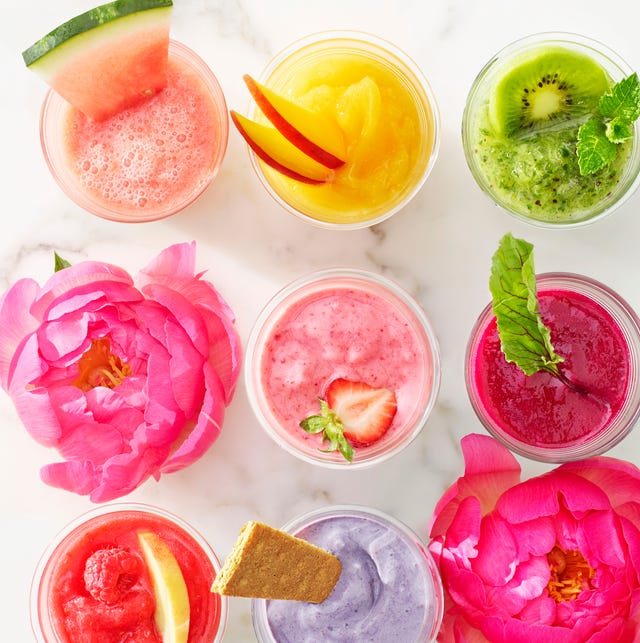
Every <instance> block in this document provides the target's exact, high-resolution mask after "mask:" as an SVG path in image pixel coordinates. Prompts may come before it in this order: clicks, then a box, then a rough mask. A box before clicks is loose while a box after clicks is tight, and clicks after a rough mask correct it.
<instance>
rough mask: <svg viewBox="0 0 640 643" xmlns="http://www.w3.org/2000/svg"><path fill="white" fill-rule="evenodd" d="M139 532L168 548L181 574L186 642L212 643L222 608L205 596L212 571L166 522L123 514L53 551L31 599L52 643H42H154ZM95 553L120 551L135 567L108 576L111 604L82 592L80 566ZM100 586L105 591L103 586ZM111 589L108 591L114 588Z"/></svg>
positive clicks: (95, 523)
mask: <svg viewBox="0 0 640 643" xmlns="http://www.w3.org/2000/svg"><path fill="white" fill-rule="evenodd" d="M145 531H151V532H153V533H155V534H157V535H158V536H159V537H160V538H161V539H162V540H163V541H164V542H165V543H166V544H167V545H168V547H169V549H170V550H171V552H172V553H173V555H174V557H175V558H176V560H177V561H178V563H179V565H180V568H181V570H182V574H183V576H184V580H185V581H186V584H187V590H188V594H189V603H190V624H189V639H188V640H189V642H190V643H191V642H192V643H200V641H212V640H213V639H214V638H215V635H216V632H217V631H218V628H219V626H220V621H221V601H220V596H219V595H217V594H213V593H211V592H210V587H211V584H212V583H213V580H214V579H215V575H216V571H215V569H214V566H213V563H212V562H211V560H210V558H209V557H208V555H207V554H206V552H204V551H203V549H202V547H201V546H200V545H199V544H198V543H197V542H196V541H195V540H194V539H193V538H192V537H191V536H190V535H189V534H188V533H187V532H186V531H184V530H183V529H182V528H181V527H180V526H178V525H176V524H175V523H173V522H171V521H169V520H168V519H166V518H164V517H162V516H159V515H155V514H152V513H148V512H144V511H138V510H122V511H116V512H110V513H107V514H104V515H100V516H96V517H93V518H91V519H90V520H88V521H87V522H85V523H83V524H82V525H80V526H78V527H76V528H75V529H74V530H73V531H72V532H71V533H70V534H69V535H68V536H67V537H66V538H64V539H63V540H62V542H61V543H60V544H59V545H58V546H57V547H56V549H55V550H54V552H53V554H52V556H51V557H50V559H49V561H48V563H47V565H46V568H45V571H44V574H43V580H42V582H41V585H40V588H39V596H38V605H39V608H38V609H39V612H40V614H39V616H40V622H41V626H42V629H43V631H44V632H45V633H46V632H48V631H51V639H48V638H47V639H46V640H52V641H53V640H55V641H60V642H62V643H73V642H74V641H79V640H83V641H87V643H91V642H92V641H96V643H97V642H100V643H118V642H119V641H121V640H122V636H123V634H124V635H127V634H128V635H129V636H132V637H134V636H138V637H140V638H139V639H135V640H144V641H150V642H153V643H160V639H159V638H158V636H157V633H156V630H155V625H154V609H155V599H154V594H153V586H152V581H151V578H150V576H149V573H148V571H147V569H146V564H145V562H144V555H143V552H142V550H141V547H140V542H139V540H138V534H139V533H140V532H145ZM98 550H109V551H116V550H122V551H123V552H126V554H123V555H125V556H128V557H130V558H132V559H133V561H134V563H135V564H134V565H131V564H129V573H128V574H122V575H121V576H120V577H119V578H117V577H115V576H114V580H117V590H118V591H117V592H116V595H115V596H103V598H105V599H106V600H101V599H99V598H95V597H94V596H93V595H92V594H91V593H90V591H89V588H88V587H87V584H86V582H87V581H86V578H87V572H86V569H88V567H87V561H88V559H89V558H90V557H91V555H92V554H94V553H95V552H96V551H98ZM131 569H133V570H134V571H131ZM105 586H107V587H110V584H109V583H108V582H105ZM111 589H112V590H113V591H115V585H114V587H112V588H111ZM54 633H55V635H54ZM90 636H92V637H93V638H90ZM145 637H146V638H145Z"/></svg>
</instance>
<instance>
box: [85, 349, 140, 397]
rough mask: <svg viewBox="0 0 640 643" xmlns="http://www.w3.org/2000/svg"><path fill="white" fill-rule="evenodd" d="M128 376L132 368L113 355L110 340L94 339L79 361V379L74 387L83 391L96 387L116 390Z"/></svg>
mask: <svg viewBox="0 0 640 643" xmlns="http://www.w3.org/2000/svg"><path fill="white" fill-rule="evenodd" d="M127 375H131V366H129V364H127V363H125V362H123V361H122V360H121V359H120V358H119V357H118V356H117V355H113V353H112V352H111V341H110V340H109V338H108V337H103V338H101V339H92V340H91V347H90V348H89V349H88V350H87V351H85V353H84V354H83V355H82V357H81V358H80V359H79V361H78V377H77V378H76V379H75V380H74V382H73V385H74V386H77V387H78V388H79V389H80V390H82V391H88V390H89V389H92V388H95V387H96V386H106V387H107V388H115V387H116V386H118V384H122V381H123V380H124V378H125V377H127Z"/></svg>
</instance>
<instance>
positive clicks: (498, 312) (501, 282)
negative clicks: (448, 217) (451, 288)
mask: <svg viewBox="0 0 640 643" xmlns="http://www.w3.org/2000/svg"><path fill="white" fill-rule="evenodd" d="M489 289H490V290H491V296H492V297H493V313H494V315H495V316H496V320H497V324H498V334H499V336H500V345H501V348H502V352H503V353H504V356H505V359H506V360H507V361H508V362H513V363H515V364H516V365H517V366H518V367H520V369H521V370H522V371H524V373H526V374H527V375H531V374H533V373H536V372H538V371H547V372H549V373H551V374H552V375H555V376H557V377H560V371H559V370H558V366H557V365H558V364H559V363H560V362H563V361H564V359H563V358H562V357H561V356H560V355H557V354H556V352H555V351H554V350H553V346H552V344H551V333H550V332H549V329H548V328H547V327H546V326H545V325H544V322H543V321H542V317H541V316H540V310H539V308H538V290H537V288H536V273H535V269H534V264H533V246H532V245H531V244H530V243H527V242H526V241H524V240H523V239H515V238H514V237H513V235H512V234H511V233H507V234H505V235H504V237H502V239H501V240H500V244H499V246H498V249H497V250H496V252H495V254H494V255H493V258H492V261H491V278H490V280H489Z"/></svg>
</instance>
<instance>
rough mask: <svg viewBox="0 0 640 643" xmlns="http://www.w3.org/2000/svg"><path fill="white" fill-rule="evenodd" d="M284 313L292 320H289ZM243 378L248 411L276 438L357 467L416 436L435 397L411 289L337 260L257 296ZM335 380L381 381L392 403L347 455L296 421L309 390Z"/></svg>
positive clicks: (306, 455) (312, 407) (429, 334)
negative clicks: (376, 430) (378, 430)
mask: <svg viewBox="0 0 640 643" xmlns="http://www.w3.org/2000/svg"><path fill="white" fill-rule="evenodd" d="M292 311H293V312H292ZM292 314H293V316H294V317H295V316H297V317H298V318H297V320H296V319H293V323H290V322H291V321H292ZM315 315H317V316H316V318H315V320H314V316H315ZM302 320H305V321H302ZM279 338H283V342H284V344H281V343H279V342H280V340H279ZM285 338H286V339H285ZM245 378H246V386H247V391H248V396H249V401H250V403H251V406H252V408H253V410H254V412H255V414H256V417H257V418H258V420H259V422H260V424H261V425H262V426H263V428H264V429H265V431H266V432H267V434H268V435H269V436H270V437H271V438H272V439H273V440H274V441H275V442H276V444H278V445H279V446H281V447H282V448H284V449H285V450H287V451H288V452H289V453H292V454H293V455H295V456H297V457H299V458H300V459H302V460H304V461H306V462H309V463H313V464H317V465H322V466H325V467H330V468H344V467H349V468H359V467H365V466H369V465H372V464H374V463H377V462H381V461H384V460H386V459H388V458H390V457H391V456H392V455H394V454H396V453H398V452H399V451H401V450H402V449H404V448H405V447H407V446H408V445H409V444H410V443H411V442H412V440H413V439H414V438H415V437H416V436H417V435H418V434H419V432H420V431H421V429H422V428H423V426H424V424H425V422H426V421H427V418H428V417H429V414H430V413H431V411H432V409H433V407H434V405H435V402H436V398H437V393H438V390H439V385H440V361H439V356H438V348H437V342H436V338H435V335H434V333H433V331H432V329H431V326H430V324H429V321H428V319H427V317H426V315H425V313H424V311H423V310H422V308H421V307H420V305H419V304H418V303H417V302H416V301H415V299H413V297H411V296H410V295H409V294H408V293H407V292H405V291H404V290H403V289H402V288H400V287H399V286H398V285H397V284H395V283H394V282H392V281H390V280H388V279H386V278H383V277H381V276H379V275H376V274H374V273H371V272H368V271H363V270H354V269H341V268H338V269H329V270H323V271H318V272H314V273H312V274H310V275H306V276H304V277H301V278H299V279H297V280H295V281H293V282H291V283H290V284H289V285H287V286H286V287H285V288H283V289H282V290H280V292H278V293H277V294H276V295H275V296H274V297H273V298H272V299H271V300H270V301H269V302H268V303H267V305H266V306H265V307H264V309H263V310H262V312H261V313H260V315H259V316H258V318H257V320H256V322H255V325H254V327H253V330H252V332H251V335H250V337H249V341H248V344H247V362H246V368H245ZM338 378H340V379H347V380H350V381H356V382H360V381H362V382H364V383H365V384H368V385H370V386H374V387H376V388H380V387H383V388H390V389H392V390H394V392H395V393H396V397H397V402H398V410H397V413H396V416H395V418H394V421H393V424H392V425H391V427H390V428H389V430H388V431H387V432H386V433H385V434H384V435H383V436H382V437H381V438H380V439H379V440H377V441H376V442H374V443H373V444H371V445H369V446H365V447H358V448H356V449H355V455H354V457H353V461H352V462H348V461H347V460H346V459H345V458H344V457H343V456H342V455H341V454H340V453H338V452H337V451H331V452H326V451H325V449H326V446H327V445H326V443H324V444H323V443H322V440H321V437H320V436H319V435H309V434H308V433H306V432H305V431H303V430H302V429H301V428H300V426H299V423H300V422H301V421H302V420H304V419H305V418H306V417H308V416H309V415H313V414H318V413H319V412H320V406H319V401H318V398H319V397H322V395H323V394H324V391H325V389H326V387H327V386H328V385H329V383H330V382H331V381H332V380H334V379H338Z"/></svg>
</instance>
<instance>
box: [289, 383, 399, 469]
mask: <svg viewBox="0 0 640 643" xmlns="http://www.w3.org/2000/svg"><path fill="white" fill-rule="evenodd" d="M397 408H398V405H397V401H396V395H395V393H394V392H393V391H391V390H390V389H387V388H375V387H373V386H369V385H368V384H365V383H364V382H352V381H350V380H345V379H342V378H340V379H336V380H333V381H332V382H331V384H329V386H328V388H327V393H326V401H325V400H320V415H312V416H310V417H308V418H306V419H305V420H303V421H302V422H301V423H300V426H301V427H302V428H303V429H304V430H305V431H307V432H308V433H321V434H322V438H323V440H326V441H328V442H329V446H328V447H327V448H326V449H324V451H335V450H338V451H340V453H341V454H342V455H343V456H344V458H345V459H346V460H348V461H349V462H351V461H352V460H353V447H366V446H369V445H371V444H373V443H374V442H376V441H377V440H379V439H380V438H381V437H382V436H383V435H384V434H385V433H386V432H387V430H388V429H389V427H390V426H391V422H392V421H393V418H394V416H395V414H396V410H397Z"/></svg>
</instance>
